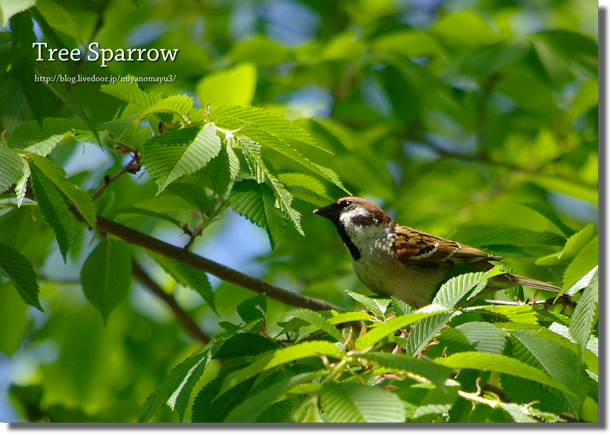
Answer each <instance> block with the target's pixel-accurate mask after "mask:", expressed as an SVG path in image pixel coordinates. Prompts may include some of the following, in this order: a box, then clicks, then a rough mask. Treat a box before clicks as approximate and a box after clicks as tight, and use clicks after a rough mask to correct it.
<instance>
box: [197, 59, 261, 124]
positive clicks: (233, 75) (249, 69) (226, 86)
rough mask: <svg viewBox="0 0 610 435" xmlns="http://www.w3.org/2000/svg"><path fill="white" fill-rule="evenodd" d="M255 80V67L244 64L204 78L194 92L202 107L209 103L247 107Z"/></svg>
mask: <svg viewBox="0 0 610 435" xmlns="http://www.w3.org/2000/svg"><path fill="white" fill-rule="evenodd" d="M256 80H257V70H256V65H254V64H252V63H249V62H246V63H241V64H239V65H236V66H234V67H233V68H226V69H223V70H221V71H217V72H213V73H210V74H208V75H206V76H204V77H203V78H202V79H201V80H199V83H197V86H196V88H195V92H196V94H197V97H198V98H199V101H200V102H201V104H202V105H204V104H206V103H207V102H209V101H211V102H212V103H213V104H215V105H218V104H237V105H239V106H247V105H248V104H251V103H252V99H253V98H254V93H255V91H256ZM211 112H212V111H211Z"/></svg>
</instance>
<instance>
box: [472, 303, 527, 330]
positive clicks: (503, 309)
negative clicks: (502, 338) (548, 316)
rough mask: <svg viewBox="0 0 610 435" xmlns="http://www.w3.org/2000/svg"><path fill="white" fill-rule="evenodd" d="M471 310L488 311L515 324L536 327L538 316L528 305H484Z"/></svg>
mask: <svg viewBox="0 0 610 435" xmlns="http://www.w3.org/2000/svg"><path fill="white" fill-rule="evenodd" d="M472 309H476V310H479V309H480V310H483V311H489V312H492V313H496V314H500V315H502V316H504V317H506V318H507V319H508V320H510V321H511V322H515V323H527V324H531V325H538V316H537V315H536V312H535V311H533V310H532V307H531V306H529V305H520V306H510V305H498V306H494V305H485V306H482V307H472Z"/></svg>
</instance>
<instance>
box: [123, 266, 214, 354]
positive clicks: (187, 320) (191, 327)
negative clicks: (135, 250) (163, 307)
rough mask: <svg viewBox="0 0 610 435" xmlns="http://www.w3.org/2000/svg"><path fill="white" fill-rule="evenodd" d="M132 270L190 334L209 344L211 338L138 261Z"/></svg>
mask: <svg viewBox="0 0 610 435" xmlns="http://www.w3.org/2000/svg"><path fill="white" fill-rule="evenodd" d="M131 268H132V271H133V274H134V276H135V277H136V278H138V280H139V281H140V282H142V284H144V285H145V286H146V287H147V288H148V289H149V290H150V291H152V292H153V293H154V294H156V295H157V296H159V297H160V298H161V299H163V300H164V301H165V303H166V304H167V305H168V306H169V307H170V308H171V310H172V311H173V312H174V314H175V315H176V318H177V319H178V321H179V322H180V323H181V324H182V326H183V327H184V329H186V330H187V331H188V333H189V334H190V335H191V336H192V337H194V338H196V339H197V340H199V341H202V342H204V343H209V341H210V337H209V336H208V335H207V334H205V333H204V332H203V331H202V330H201V329H199V327H198V326H197V324H196V323H195V321H194V320H193V319H192V318H191V316H189V314H188V313H187V312H186V311H184V310H183V309H182V307H180V305H178V303H177V302H176V300H175V299H174V298H173V297H172V296H171V295H168V294H167V293H165V292H164V291H163V289H162V288H161V287H160V286H159V284H157V283H156V282H155V281H154V280H153V279H152V278H151V277H150V276H149V275H148V274H147V273H146V272H145V271H144V269H142V266H140V265H139V264H138V262H137V261H135V260H132V261H131Z"/></svg>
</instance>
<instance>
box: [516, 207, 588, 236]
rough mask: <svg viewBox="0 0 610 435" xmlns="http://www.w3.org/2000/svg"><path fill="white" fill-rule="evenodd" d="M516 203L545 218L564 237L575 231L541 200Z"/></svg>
mask: <svg viewBox="0 0 610 435" xmlns="http://www.w3.org/2000/svg"><path fill="white" fill-rule="evenodd" d="M518 204H521V205H522V206H524V207H527V208H530V209H532V210H534V211H535V212H538V213H539V214H541V215H542V216H544V217H545V218H547V219H548V220H549V221H550V222H551V223H552V224H553V225H555V226H556V227H557V228H559V230H560V231H561V232H562V233H563V234H564V235H565V236H566V237H570V236H572V235H574V234H575V233H576V231H574V230H573V229H572V228H570V227H569V226H567V225H566V224H564V223H563V221H562V220H561V219H560V218H559V216H557V213H555V210H553V209H552V208H551V207H549V206H548V205H546V204H543V203H541V202H519V203H518Z"/></svg>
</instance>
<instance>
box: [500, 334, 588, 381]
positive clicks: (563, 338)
mask: <svg viewBox="0 0 610 435" xmlns="http://www.w3.org/2000/svg"><path fill="white" fill-rule="evenodd" d="M496 326H497V327H498V328H502V329H503V330H504V331H506V332H508V333H512V332H514V331H516V330H524V331H529V332H532V333H534V334H536V335H537V336H539V337H541V338H544V339H545V340H550V341H552V342H554V343H557V344H559V345H561V346H563V347H565V348H566V349H569V350H570V351H571V352H573V353H574V354H578V345H577V343H576V340H575V339H574V338H573V337H572V336H571V335H570V331H569V330H568V327H567V326H564V325H560V324H559V323H552V324H551V325H550V326H549V328H548V329H547V328H541V327H540V326H538V325H531V324H525V323H512V322H511V323H508V322H502V323H496ZM593 339H594V337H592V336H590V337H589V340H590V341H592V340H593ZM588 347H589V346H587V349H585V351H584V362H585V364H586V365H587V368H588V369H589V370H591V372H593V373H595V374H598V372H599V360H598V357H597V356H596V355H595V353H593V352H592V351H591V350H589V349H588Z"/></svg>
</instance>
